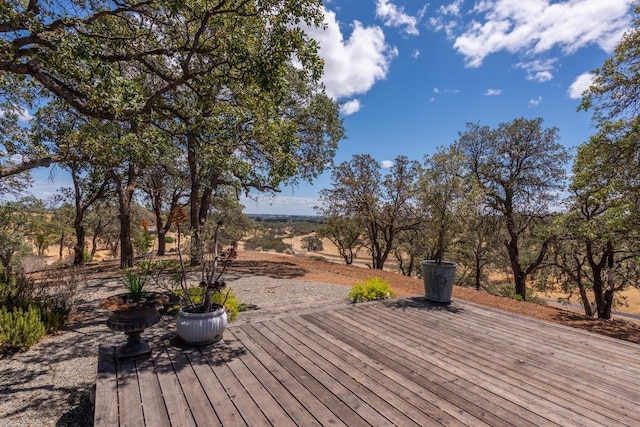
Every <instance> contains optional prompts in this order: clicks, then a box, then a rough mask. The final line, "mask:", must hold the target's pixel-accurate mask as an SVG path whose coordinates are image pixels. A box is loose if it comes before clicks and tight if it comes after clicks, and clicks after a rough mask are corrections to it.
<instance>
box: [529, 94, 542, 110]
mask: <svg viewBox="0 0 640 427" xmlns="http://www.w3.org/2000/svg"><path fill="white" fill-rule="evenodd" d="M541 103H542V97H541V96H539V97H538V98H537V99H530V100H529V107H537V106H538V105H540V104H541Z"/></svg>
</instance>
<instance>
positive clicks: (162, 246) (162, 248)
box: [157, 229, 167, 256]
mask: <svg viewBox="0 0 640 427" xmlns="http://www.w3.org/2000/svg"><path fill="white" fill-rule="evenodd" d="M166 236H167V232H166V231H164V229H158V252H157V254H158V256H162V255H164V254H165V253H166V252H167V242H165V240H164V239H165V237H166Z"/></svg>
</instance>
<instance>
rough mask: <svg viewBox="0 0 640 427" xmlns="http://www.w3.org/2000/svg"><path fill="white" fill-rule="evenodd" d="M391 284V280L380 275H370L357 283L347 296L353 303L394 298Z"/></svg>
mask: <svg viewBox="0 0 640 427" xmlns="http://www.w3.org/2000/svg"><path fill="white" fill-rule="evenodd" d="M389 284H390V283H389V281H387V280H384V279H381V278H379V277H369V278H368V279H366V280H361V281H359V282H358V283H356V285H355V286H354V287H353V288H351V290H350V291H349V295H348V296H347V298H348V299H349V301H351V302H352V303H356V302H363V301H375V300H383V299H386V298H393V297H395V295H394V293H393V291H392V290H391V288H390V287H389Z"/></svg>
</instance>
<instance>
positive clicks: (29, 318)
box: [0, 307, 46, 350]
mask: <svg viewBox="0 0 640 427" xmlns="http://www.w3.org/2000/svg"><path fill="white" fill-rule="evenodd" d="M45 333H46V330H45V326H44V325H43V324H42V321H41V320H40V312H39V310H38V309H37V308H36V307H29V308H28V309H27V310H23V309H22V308H17V309H14V310H12V311H9V310H7V309H6V308H4V307H2V308H1V309H0V344H4V345H6V346H8V347H9V348H11V349H16V350H24V349H27V348H29V347H31V346H32V345H34V344H35V343H36V342H38V340H40V338H42V337H43V336H44V335H45Z"/></svg>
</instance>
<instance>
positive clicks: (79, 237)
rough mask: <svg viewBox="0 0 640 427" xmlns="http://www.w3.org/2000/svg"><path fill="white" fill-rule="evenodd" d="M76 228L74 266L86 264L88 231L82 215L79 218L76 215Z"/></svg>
mask: <svg viewBox="0 0 640 427" xmlns="http://www.w3.org/2000/svg"><path fill="white" fill-rule="evenodd" d="M74 228H75V230H76V244H75V245H74V247H73V265H76V266H78V265H82V264H84V248H85V242H84V241H85V238H86V231H85V229H84V226H83V225H82V215H80V218H78V216H77V214H76V220H75V221H74Z"/></svg>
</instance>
